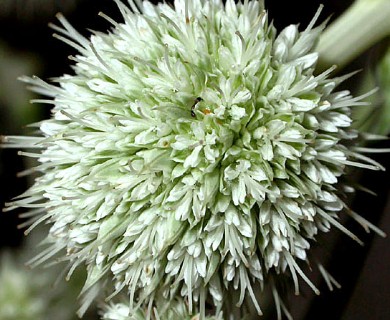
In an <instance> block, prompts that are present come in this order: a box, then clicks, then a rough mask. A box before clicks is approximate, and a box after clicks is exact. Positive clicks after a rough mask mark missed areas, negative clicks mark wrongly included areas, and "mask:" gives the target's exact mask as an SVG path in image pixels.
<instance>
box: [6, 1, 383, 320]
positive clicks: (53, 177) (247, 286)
mask: <svg viewBox="0 0 390 320" xmlns="http://www.w3.org/2000/svg"><path fill="white" fill-rule="evenodd" d="M134 2H136V4H135V3H134ZM134 2H133V1H129V3H130V7H131V10H130V8H128V7H126V6H124V5H123V4H121V3H119V2H118V6H119V9H120V10H121V12H122V14H123V18H124V22H123V23H117V22H115V21H113V20H112V19H110V18H108V17H106V18H107V19H108V20H109V21H110V22H111V23H112V24H113V28H112V30H111V31H110V32H109V33H108V34H103V33H95V34H94V35H92V37H91V38H90V39H86V38H84V37H82V36H81V35H80V34H79V33H78V32H77V31H76V30H74V29H73V28H72V27H71V26H70V25H69V23H68V22H67V21H66V20H65V19H64V18H63V17H62V16H59V21H60V22H61V24H62V26H61V27H57V26H54V28H55V29H56V31H57V32H58V33H59V35H57V37H58V38H60V39H62V40H63V41H65V42H66V43H68V44H70V45H71V46H73V47H75V48H76V49H77V50H78V51H79V53H78V55H76V56H75V57H72V59H73V60H74V61H75V65H74V71H75V74H74V75H65V76H63V77H61V78H59V79H57V82H58V83H59V86H53V85H51V84H48V83H46V82H44V81H42V80H40V79H38V78H32V79H25V80H26V81H27V82H29V83H31V84H32V85H33V86H34V87H35V89H36V90H38V91H39V92H41V93H43V94H46V95H48V96H50V97H51V99H49V100H48V101H47V102H49V103H52V104H54V108H53V115H52V118H51V119H48V120H45V121H43V122H41V123H39V125H38V126H39V129H40V131H41V136H37V137H8V138H7V139H8V141H9V142H10V143H11V144H12V143H13V144H15V145H18V146H22V147H25V148H39V149H40V150H39V151H38V152H36V153H24V154H25V155H27V156H32V157H36V158H38V160H39V162H40V164H39V165H38V166H37V167H36V168H35V169H34V170H35V171H39V172H41V173H42V174H41V176H40V177H38V178H37V179H36V180H35V184H34V185H33V186H32V188H31V189H29V190H28V191H27V192H26V193H25V194H23V195H22V196H21V197H19V199H17V200H15V201H14V202H12V203H10V204H9V206H10V208H13V207H27V208H34V213H35V215H36V219H37V222H38V223H39V222H41V221H49V222H50V223H51V224H52V227H51V229H50V232H49V234H48V238H47V242H48V243H49V244H50V246H49V248H48V249H47V251H45V252H43V253H42V255H41V256H39V257H37V260H36V262H41V261H42V260H45V259H48V258H50V257H51V256H53V255H54V254H56V253H62V252H66V255H65V256H64V257H63V260H67V261H69V268H70V273H71V272H72V270H73V269H74V268H75V267H77V266H78V265H82V264H86V266H87V270H88V278H87V281H86V285H85V292H87V296H86V301H87V302H88V301H91V300H92V299H93V298H94V296H95V295H96V294H97V292H99V291H101V288H102V286H103V285H102V283H104V282H105V281H107V280H109V279H110V280H112V281H113V284H114V289H113V291H112V295H111V296H115V295H116V294H125V296H127V297H128V301H130V304H127V305H121V304H118V305H116V306H111V307H109V309H108V311H107V313H106V319H117V318H115V316H110V314H111V315H112V314H115V312H117V313H118V314H120V313H121V312H122V313H123V312H124V310H125V313H126V314H129V315H132V317H133V318H134V319H138V318H139V319H142V317H143V315H145V314H149V316H150V315H151V314H152V310H153V308H156V309H157V311H158V314H159V315H160V316H161V317H162V318H164V314H165V313H166V312H168V311H167V310H172V308H173V307H174V306H175V304H176V303H179V305H180V306H183V305H184V306H185V309H186V311H185V312H187V314H188V315H195V314H199V316H200V317H201V318H204V317H205V314H207V310H206V309H207V308H206V307H205V306H206V302H209V303H210V304H211V305H212V306H213V310H214V311H215V312H214V314H218V315H219V314H220V311H221V310H223V309H224V307H225V306H226V304H232V303H233V304H238V306H240V305H242V303H243V302H244V301H246V300H247V299H249V301H251V303H253V305H254V307H255V309H257V312H258V313H259V314H261V308H260V305H261V301H258V299H257V297H256V294H255V293H254V291H253V289H252V287H253V286H256V288H258V287H262V286H263V285H270V284H271V285H272V283H273V281H268V280H270V274H271V273H272V274H277V273H283V274H287V275H290V276H291V277H292V279H293V281H294V283H295V287H296V291H298V280H297V273H298V274H300V276H301V277H302V278H303V279H304V280H305V281H306V282H307V283H308V284H309V285H310V286H311V287H312V288H313V290H315V291H316V292H317V291H318V290H317V289H316V288H315V287H314V285H313V284H312V283H311V282H310V280H309V279H308V278H307V277H306V276H305V275H304V273H303V272H302V270H301V269H300V267H299V261H304V260H306V259H307V250H308V249H309V248H310V241H311V240H314V239H315V236H316V235H317V233H318V231H319V230H321V231H324V232H325V231H328V230H329V228H330V226H331V225H335V226H336V227H338V228H340V229H342V230H343V231H345V232H346V233H347V234H350V233H349V232H348V231H347V230H346V229H344V228H343V227H342V226H341V225H340V224H339V223H338V222H337V218H338V215H339V213H340V211H341V210H342V209H343V208H345V204H344V202H343V201H342V200H341V198H340V193H339V187H338V185H339V184H340V182H341V181H340V177H341V176H342V175H344V173H345V170H346V166H350V165H357V166H363V167H369V168H373V169H378V167H377V164H375V163H372V162H370V160H368V159H366V158H364V157H363V156H361V155H360V154H358V153H356V152H355V151H353V150H351V149H348V148H347V147H346V146H345V144H346V143H348V142H349V141H350V140H352V139H354V138H355V137H356V133H355V132H354V131H353V130H351V129H350V126H351V118H350V107H351V106H354V105H357V104H360V103H361V102H359V100H360V99H359V98H353V97H351V96H350V94H349V92H347V91H341V92H335V91H334V89H335V87H336V86H337V85H338V84H339V83H340V82H341V81H342V79H340V78H338V79H329V78H328V76H329V74H330V72H331V71H332V70H328V71H326V72H324V73H321V74H315V72H314V67H315V64H316V62H317V58H318V55H317V53H316V52H314V51H313V48H314V46H315V44H316V41H317V39H318V37H319V35H320V33H321V31H322V29H323V25H321V26H319V27H315V28H314V26H313V25H314V22H315V20H316V19H317V16H316V17H315V19H314V20H313V22H312V23H311V24H310V25H309V26H308V27H307V28H306V29H305V30H304V31H301V32H300V31H298V27H297V26H296V25H291V26H289V27H287V28H285V29H284V30H282V31H281V32H280V34H279V35H277V34H276V31H275V28H274V27H273V26H270V25H269V24H268V20H267V13H266V12H265V11H264V8H263V4H262V1H244V2H243V3H241V2H240V3H238V4H235V3H234V2H233V1H232V0H227V1H226V4H223V3H222V1H221V0H212V1H206V0H193V1H185V0H177V1H175V4H174V7H171V6H170V5H168V4H166V3H164V4H159V5H158V6H154V5H152V4H151V3H149V2H147V1H144V2H141V1H134ZM103 16H104V15H103ZM356 159H357V160H356ZM361 161H363V162H364V163H360V162H361ZM359 219H360V218H359ZM360 221H362V220H360ZM350 235H351V234H350ZM351 236H353V235H351ZM272 291H273V294H274V297H275V301H276V302H277V307H278V309H280V307H281V306H283V303H282V302H281V300H280V298H279V295H278V292H277V290H276V287H275V286H273V288H272ZM229 292H235V294H234V295H230V294H229ZM232 297H237V300H234V299H233V298H232ZM177 299H181V300H182V301H181V302H177ZM231 300H234V301H231ZM183 301H185V302H186V303H184V302H183ZM183 303H184V304H183ZM86 304H87V303H86ZM283 308H284V307H283ZM110 310H111V311H110ZM115 310H116V311H115ZM145 310H146V311H145ZM110 312H111V313H110ZM172 312H173V311H172ZM133 318H131V319H133ZM168 318H169V316H168ZM118 319H119V318H118ZM121 319H122V318H121ZM183 319H184V318H183Z"/></svg>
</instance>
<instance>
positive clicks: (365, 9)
mask: <svg viewBox="0 0 390 320" xmlns="http://www.w3.org/2000/svg"><path fill="white" fill-rule="evenodd" d="M389 17H390V2H389V1H388V0H356V1H355V3H354V4H353V5H352V6H351V7H349V9H348V10H347V11H345V12H344V14H343V15H341V16H340V17H339V18H338V19H337V20H336V21H335V22H334V23H332V24H331V25H330V26H329V27H328V28H327V29H326V30H325V31H324V32H323V34H322V36H321V38H320V41H319V44H318V47H317V51H318V52H319V63H318V66H317V68H318V70H320V71H321V70H326V69H327V68H329V67H330V66H332V65H334V64H336V65H337V67H338V70H340V69H341V68H343V67H344V66H346V65H347V64H348V63H349V62H351V61H352V60H353V59H355V58H356V57H357V56H358V55H359V54H361V53H362V52H364V51H365V50H367V49H368V48H370V47H371V46H372V45H373V44H375V43H376V42H378V41H380V40H381V39H383V38H384V37H386V36H389V35H390V19H389Z"/></svg>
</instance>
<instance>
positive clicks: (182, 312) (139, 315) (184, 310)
mask: <svg viewBox="0 0 390 320" xmlns="http://www.w3.org/2000/svg"><path fill="white" fill-rule="evenodd" d="M150 316H153V317H155V319H159V320H172V319H180V320H199V319H200V315H199V314H195V315H194V314H189V313H188V303H186V302H185V301H184V300H180V299H175V300H174V301H173V302H172V303H171V305H170V307H169V309H168V310H166V311H165V312H164V314H163V315H162V316H160V314H159V312H158V309H156V308H155V309H154V310H153V312H152V315H149V317H150ZM147 318H148V311H145V310H142V309H138V310H137V311H136V312H134V311H133V310H130V309H129V304H128V301H126V300H124V301H123V302H121V303H110V304H108V305H106V306H104V310H103V314H102V318H101V319H102V320H145V319H147ZM153 319H154V318H153ZM204 319H205V320H223V317H222V313H220V314H219V315H218V316H210V317H206V318H204Z"/></svg>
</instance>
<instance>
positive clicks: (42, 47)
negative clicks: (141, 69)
mask: <svg viewBox="0 0 390 320" xmlns="http://www.w3.org/2000/svg"><path fill="white" fill-rule="evenodd" d="M320 3H323V4H324V5H325V7H324V10H323V12H322V15H321V18H320V21H322V20H325V19H326V18H327V17H328V16H331V15H332V20H333V19H335V18H337V16H338V15H340V14H341V13H342V12H343V11H344V10H345V9H346V8H347V7H348V6H349V5H350V4H351V3H352V1H348V0H346V1H342V0H323V1H317V0H312V1H286V0H268V1H267V0H266V8H267V10H268V12H269V15H270V20H273V21H274V24H275V26H276V27H277V29H278V30H281V29H282V28H283V27H285V26H287V25H289V24H292V23H294V24H295V23H300V25H301V26H302V28H304V27H305V26H306V25H307V24H308V23H309V22H310V20H311V19H312V17H313V15H314V14H315V12H316V10H317V9H318V7H319V5H320ZM58 11H61V12H63V13H64V14H65V15H66V17H67V19H68V20H69V21H70V22H71V23H72V25H73V26H74V27H75V28H76V29H77V30H79V31H80V32H82V33H83V34H85V35H88V34H89V31H88V30H87V28H90V29H94V30H101V31H104V30H106V29H107V28H109V27H110V26H109V24H108V22H106V21H105V20H104V19H102V18H100V17H98V12H99V11H103V12H104V13H106V14H107V15H109V16H110V17H112V18H114V20H121V18H120V14H119V12H118V10H117V8H116V5H115V3H114V2H113V1H111V0H68V1H66V0H63V1H60V0H57V1H54V0H53V1H52V0H0V59H3V58H2V57H3V54H6V55H7V56H8V57H11V58H10V59H11V60H9V61H10V62H7V61H8V60H7V61H6V60H5V59H3V60H2V61H3V63H2V64H0V68H1V69H0V133H1V134H20V133H22V132H23V131H24V130H25V129H24V125H26V124H27V123H29V122H31V119H32V120H34V121H36V120H38V119H40V118H44V117H47V116H48V115H49V109H48V107H46V106H40V105H31V106H28V102H27V100H28V96H27V94H26V92H25V89H24V85H23V84H19V83H18V82H17V80H16V77H17V76H20V75H22V74H23V73H25V72H30V70H32V72H33V73H35V74H37V75H39V76H40V77H41V78H43V79H48V78H50V77H55V76H59V75H62V74H63V73H70V72H72V71H71V68H70V67H69V65H70V63H69V60H68V58H67V57H68V55H70V54H73V53H74V50H73V49H72V48H69V47H68V46H67V45H65V44H63V43H62V42H60V41H58V40H56V39H53V38H52V37H51V34H52V32H53V31H52V30H51V29H50V28H49V27H48V26H47V24H48V22H55V21H56V19H55V17H54V15H55V13H56V12H58ZM382 45H383V44H382ZM378 47H379V46H377V47H376V48H373V49H371V50H369V51H367V52H366V53H365V54H363V55H362V56H361V57H359V58H358V59H356V61H354V63H353V64H351V65H350V66H349V67H348V68H347V69H346V70H344V71H343V72H347V71H351V70H356V69H361V68H367V67H369V66H370V65H372V64H373V63H374V62H375V60H376V58H374V57H377V55H378V50H379V51H380V49H378ZM13 58H14V59H15V60H13ZM25 65H27V67H23V66H25ZM18 72H21V73H19V74H18ZM356 79H358V78H355V79H352V80H350V81H349V82H348V83H347V85H348V86H349V87H350V88H352V89H353V87H354V86H355V83H356ZM9 88H16V89H15V90H20V91H16V93H15V91H12V94H11V90H10V89H9ZM8 90H10V91H8ZM25 95H26V109H24V108H23V109H22V110H24V111H23V112H24V113H27V116H26V115H25V114H23V115H21V116H18V117H17V118H15V114H16V115H18V110H16V111H15V110H11V108H14V106H13V105H12V103H10V102H9V101H10V99H11V100H12V99H13V100H15V99H22V97H24V96H25ZM14 97H15V98H14ZM29 108H30V109H29ZM25 110H30V111H25ZM381 146H387V147H389V143H388V142H384V143H383V144H382V145H381ZM0 152H1V153H0V157H1V158H0V174H1V176H0V206H2V205H3V203H4V202H5V201H9V199H11V198H12V197H14V196H16V195H18V194H20V193H21V192H23V191H24V190H25V188H26V186H27V184H28V182H27V179H26V178H18V179H17V178H16V173H17V172H19V171H22V170H23V168H24V163H23V161H22V159H21V158H20V157H18V156H17V155H16V151H15V150H0ZM377 159H378V160H379V161H380V162H381V163H382V164H384V165H385V166H386V165H387V166H388V167H389V163H390V161H389V156H388V155H383V154H382V155H380V156H379V157H377ZM355 174H356V175H362V176H361V179H362V184H363V185H364V186H366V187H368V188H371V189H372V190H373V191H375V192H376V193H377V196H376V197H374V196H372V195H368V194H366V193H363V192H359V193H358V194H357V196H356V197H355V201H354V202H353V207H354V208H355V210H356V211H358V212H359V213H360V214H362V215H363V216H365V217H366V218H367V219H368V220H370V221H371V222H373V223H374V224H376V225H379V226H380V227H381V228H382V230H384V231H385V232H387V233H390V227H389V226H390V204H389V201H388V199H389V191H390V187H389V181H390V179H389V178H390V177H389V173H388V172H387V173H383V172H380V173H377V172H364V173H362V174H361V173H355ZM19 223H20V222H19V221H18V219H17V212H15V211H13V212H10V213H2V214H1V215H0V246H2V247H18V246H19V245H20V244H21V241H22V238H23V234H22V231H23V230H17V229H16V225H18V224H19ZM346 226H347V228H348V229H350V230H352V231H353V232H355V233H356V234H357V235H358V236H359V237H360V238H361V239H362V240H364V242H365V246H364V247H360V246H359V245H358V244H357V243H355V242H353V241H352V240H350V239H349V238H347V237H346V236H345V235H342V234H341V233H340V232H338V231H337V230H333V232H331V234H330V235H327V236H325V237H323V239H321V240H320V241H321V248H319V249H316V251H314V253H315V254H317V255H319V259H320V260H322V261H324V262H325V266H326V267H327V270H328V271H330V273H331V274H332V275H333V276H334V277H335V278H336V279H337V280H338V281H339V282H340V283H341V284H342V286H343V287H342V289H341V290H337V289H336V291H334V292H332V293H329V291H328V289H327V288H326V287H325V285H324V283H322V282H321V279H320V278H318V281H317V282H316V284H318V286H319V288H320V289H321V295H320V296H319V297H313V294H312V293H311V292H310V289H307V288H306V287H305V285H304V284H303V283H302V288H303V296H305V297H292V298H291V301H290V304H291V308H292V312H293V315H294V316H295V317H294V318H295V319H297V320H300V319H302V320H312V319H342V320H366V319H367V320H371V319H372V320H387V319H390V311H389V306H388V305H389V302H390V290H389V289H388V288H390V250H389V244H390V242H389V240H388V239H382V238H380V237H378V236H375V235H373V234H368V235H367V234H365V233H364V231H363V230H362V229H361V228H360V227H359V226H357V224H356V223H354V222H350V221H346ZM323 247H327V248H328V249H329V250H328V251H327V252H324V251H323V249H322V248H323ZM313 277H314V278H315V277H316V275H315V274H313ZM0 290H1V288H0ZM273 318H275V315H271V319H273Z"/></svg>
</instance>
